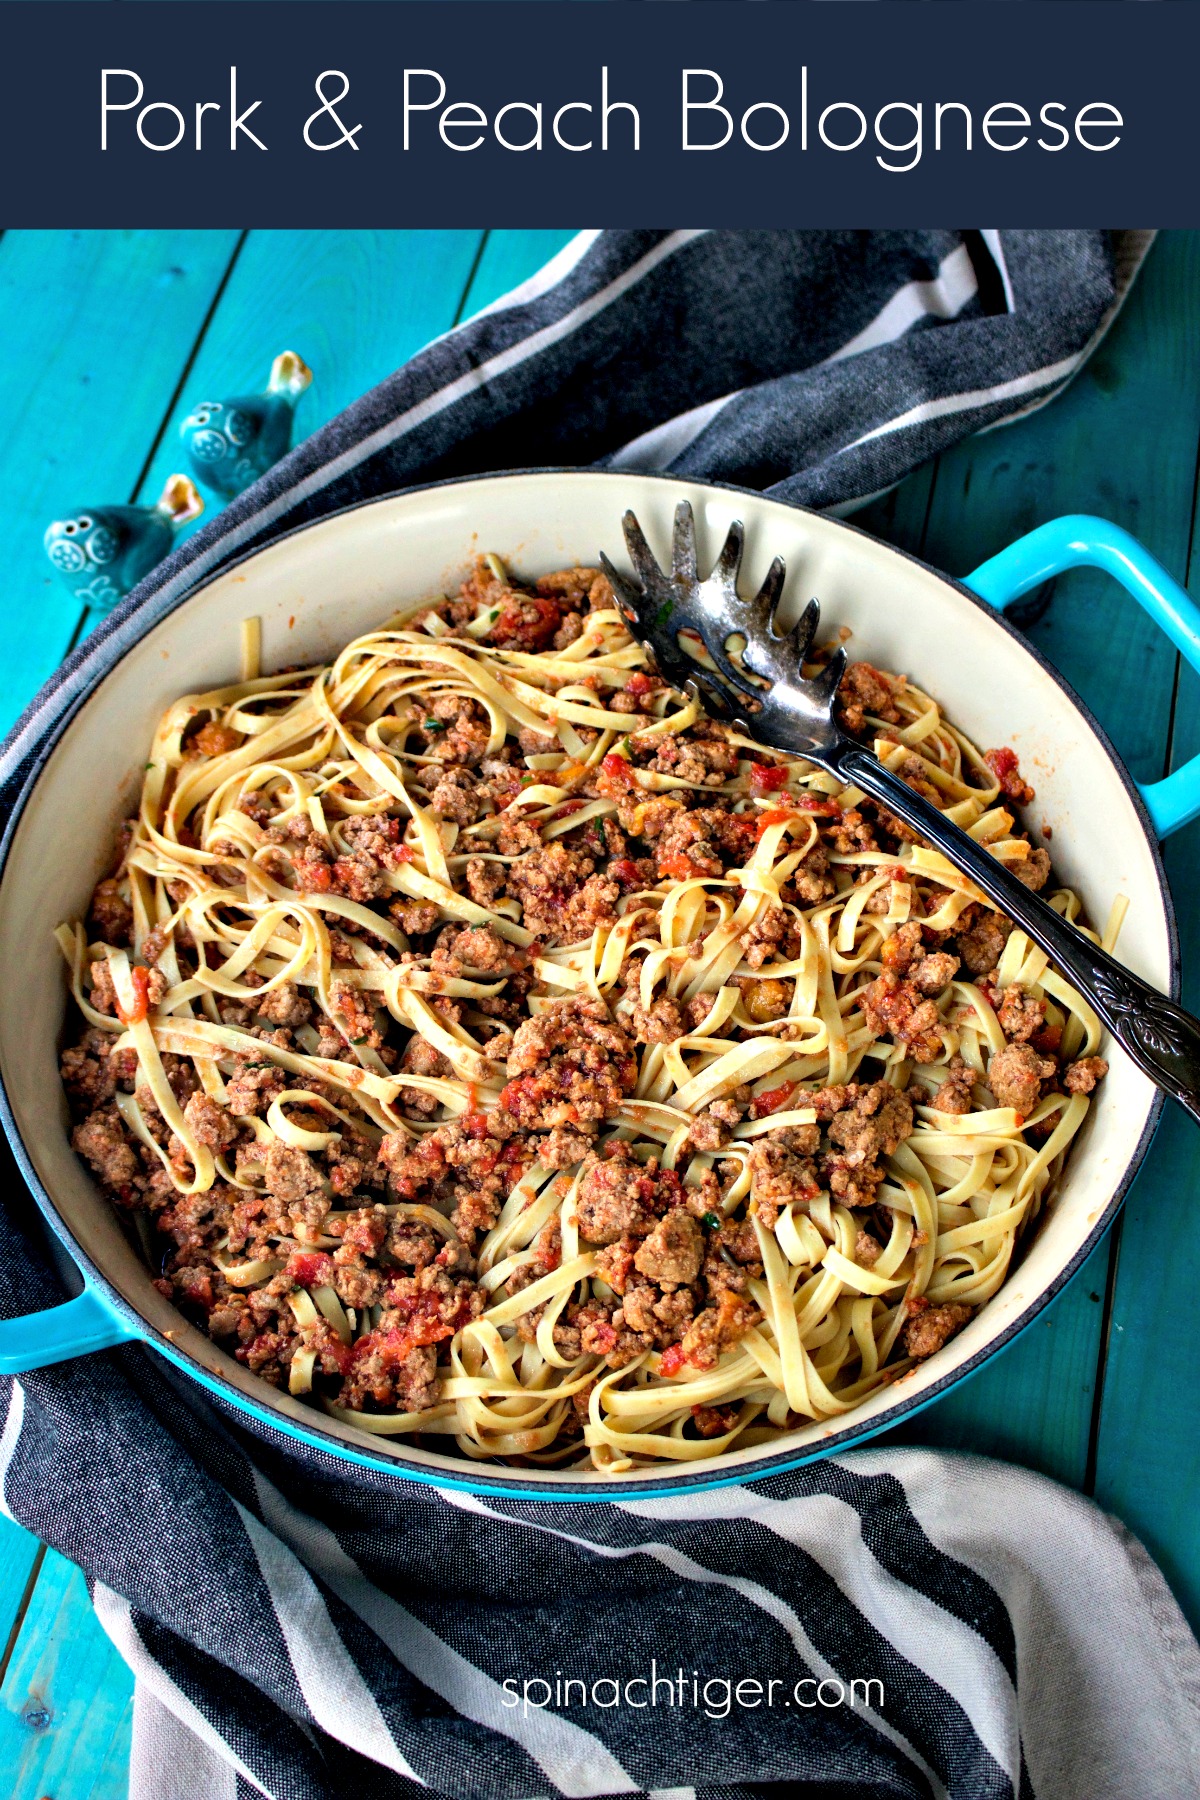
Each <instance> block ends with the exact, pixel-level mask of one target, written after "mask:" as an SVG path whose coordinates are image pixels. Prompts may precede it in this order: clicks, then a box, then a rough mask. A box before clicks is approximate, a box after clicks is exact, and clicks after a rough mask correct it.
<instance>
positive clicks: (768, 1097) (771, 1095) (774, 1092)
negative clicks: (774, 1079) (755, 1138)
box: [750, 1081, 797, 1119]
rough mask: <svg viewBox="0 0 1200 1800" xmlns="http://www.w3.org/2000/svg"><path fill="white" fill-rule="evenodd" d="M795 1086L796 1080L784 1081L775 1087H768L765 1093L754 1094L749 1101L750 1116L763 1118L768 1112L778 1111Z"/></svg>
mask: <svg viewBox="0 0 1200 1800" xmlns="http://www.w3.org/2000/svg"><path fill="white" fill-rule="evenodd" d="M796 1087H797V1083H796V1082H794V1081H784V1082H781V1083H780V1085H779V1086H778V1087H776V1088H768V1089H767V1091H766V1093H765V1094H755V1096H754V1098H753V1100H752V1101H751V1102H750V1117H751V1118H752V1119H765V1118H766V1117H767V1114H768V1113H773V1112H778V1111H779V1109H780V1107H782V1106H786V1105H787V1103H788V1101H789V1100H790V1099H791V1097H792V1095H793V1094H794V1093H795V1091H796Z"/></svg>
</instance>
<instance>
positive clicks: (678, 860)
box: [658, 850, 704, 881]
mask: <svg viewBox="0 0 1200 1800" xmlns="http://www.w3.org/2000/svg"><path fill="white" fill-rule="evenodd" d="M658 866H659V869H660V870H661V871H662V873H663V874H664V875H670V876H671V878H672V879H673V880H674V881H690V880H691V879H692V877H693V876H695V875H703V873H704V870H703V869H700V868H697V866H696V864H695V863H694V862H693V861H692V859H691V857H690V856H685V855H684V854H683V851H682V850H668V851H667V853H666V855H665V856H660V857H659V859H658Z"/></svg>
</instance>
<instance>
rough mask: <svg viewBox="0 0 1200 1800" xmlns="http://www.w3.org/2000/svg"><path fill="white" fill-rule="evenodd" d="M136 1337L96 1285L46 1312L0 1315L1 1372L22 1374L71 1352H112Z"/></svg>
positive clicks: (65, 1357) (83, 1354) (55, 1360)
mask: <svg viewBox="0 0 1200 1800" xmlns="http://www.w3.org/2000/svg"><path fill="white" fill-rule="evenodd" d="M139 1335H140V1334H139V1333H138V1331H137V1330H136V1329H135V1328H134V1327H133V1326H132V1325H130V1324H129V1323H128V1321H127V1320H125V1319H123V1318H122V1317H121V1315H120V1313H118V1312H117V1310H116V1308H115V1307H113V1306H110V1305H109V1303H108V1301H107V1300H105V1299H104V1298H103V1296H102V1295H101V1294H99V1293H98V1292H97V1291H96V1289H95V1288H90V1287H87V1288H84V1290H83V1292H82V1294H77V1295H76V1296H75V1298H74V1300H66V1301H64V1302H63V1304H62V1305H61V1306H51V1307H48V1308H47V1310H46V1311H45V1312H37V1313H23V1314H22V1315H21V1317H20V1318H18V1319H0V1375H24V1374H26V1373H27V1371H28V1370H30V1369H44V1368H47V1367H48V1366H49V1364H50V1363H57V1362H66V1360H67V1358H68V1357H71V1356H88V1355H90V1354H91V1352H92V1351H93V1350H111V1349H112V1348H113V1346H114V1345H115V1344H124V1343H127V1342H128V1341H129V1339H130V1338H136V1337H138V1336H139Z"/></svg>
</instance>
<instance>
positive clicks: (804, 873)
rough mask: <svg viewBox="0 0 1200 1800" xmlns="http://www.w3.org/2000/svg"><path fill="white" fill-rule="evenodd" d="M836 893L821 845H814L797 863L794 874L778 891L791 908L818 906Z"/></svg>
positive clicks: (824, 851) (834, 882)
mask: <svg viewBox="0 0 1200 1800" xmlns="http://www.w3.org/2000/svg"><path fill="white" fill-rule="evenodd" d="M836 892H837V882H836V881H835V880H834V877H833V872H832V870H831V869H830V867H829V857H828V855H827V853H826V850H825V846H824V845H823V844H819V843H818V844H814V845H813V847H812V849H811V850H810V851H808V853H807V855H806V856H804V858H803V859H802V860H801V861H800V862H799V863H797V865H796V868H795V871H794V873H793V874H792V875H791V877H790V879H789V880H788V881H787V883H786V884H785V885H784V887H783V888H781V890H780V894H781V897H782V898H783V899H784V900H785V901H787V902H788V904H789V905H792V906H818V905H819V904H820V902H821V901H822V900H828V899H829V898H830V897H831V895H833V894H835V893H836Z"/></svg>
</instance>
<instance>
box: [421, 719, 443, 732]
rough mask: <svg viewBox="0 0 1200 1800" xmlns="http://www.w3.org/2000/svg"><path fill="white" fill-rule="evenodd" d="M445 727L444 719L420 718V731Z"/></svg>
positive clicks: (439, 729) (438, 729)
mask: <svg viewBox="0 0 1200 1800" xmlns="http://www.w3.org/2000/svg"><path fill="white" fill-rule="evenodd" d="M445 729H446V721H445V720H444V719H422V720H421V730H422V731H445Z"/></svg>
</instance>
